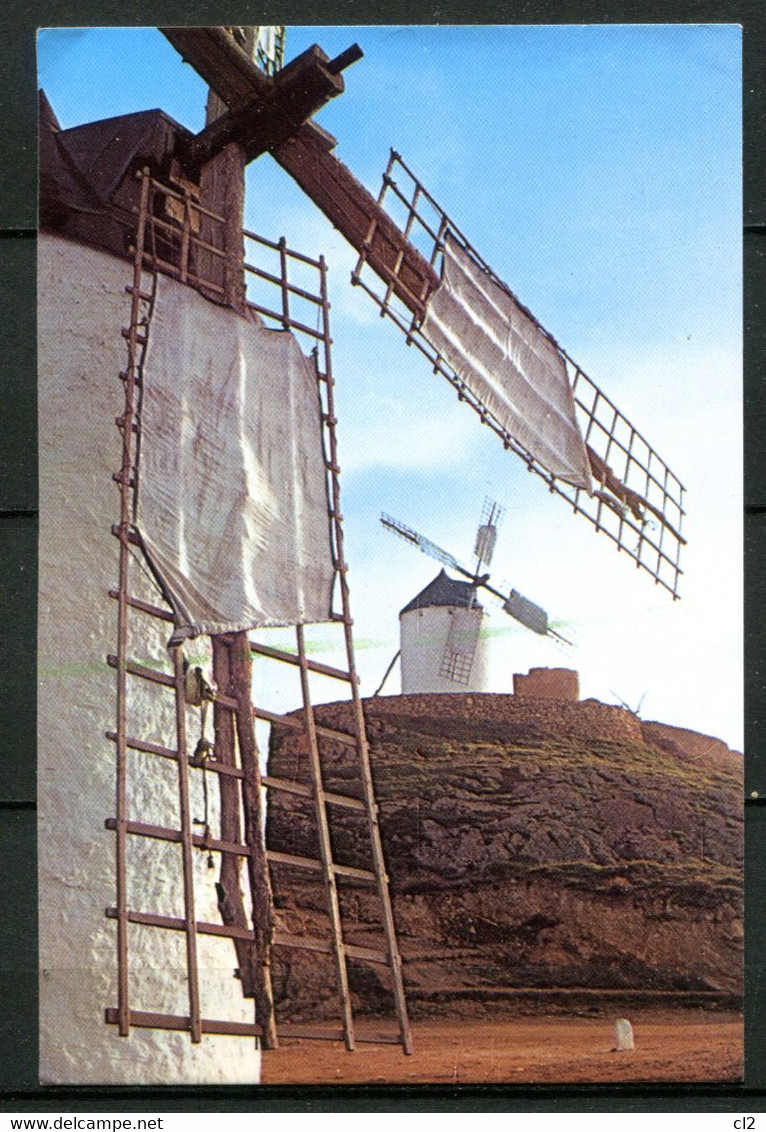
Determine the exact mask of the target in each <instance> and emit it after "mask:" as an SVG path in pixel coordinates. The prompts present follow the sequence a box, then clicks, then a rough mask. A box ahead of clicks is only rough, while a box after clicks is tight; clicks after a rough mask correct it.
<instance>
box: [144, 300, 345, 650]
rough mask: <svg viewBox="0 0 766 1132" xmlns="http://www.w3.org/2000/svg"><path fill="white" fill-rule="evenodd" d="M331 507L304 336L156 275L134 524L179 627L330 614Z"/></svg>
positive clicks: (293, 620) (211, 629)
mask: <svg viewBox="0 0 766 1132" xmlns="http://www.w3.org/2000/svg"><path fill="white" fill-rule="evenodd" d="M328 510H329V508H328V498H327V483H326V471H325V465H324V459H323V451H322V438H321V426H320V405H319V394H318V391H317V383H316V375H315V372H314V369H313V367H312V364H311V362H310V361H309V360H308V359H307V358H306V357H305V356H304V355H303V353H302V352H301V350H300V347H299V345H298V343H297V341H296V339H295V338H294V337H293V335H292V334H290V333H288V332H284V331H274V330H266V329H264V328H263V327H262V326H261V325H259V324H258V323H257V322H256V321H254V320H253V319H248V318H245V317H242V316H240V315H237V314H235V313H233V312H232V311H230V310H227V309H225V308H223V307H218V306H216V305H215V304H213V303H210V302H208V301H207V300H206V299H204V298H202V296H200V295H198V294H197V293H196V292H195V291H192V290H191V289H190V288H181V287H178V286H177V285H175V284H173V283H171V282H166V281H165V280H163V279H160V280H158V295H157V300H156V303H155V307H154V313H153V315H152V319H151V325H150V329H149V345H148V347H147V353H146V358H145V361H144V369H143V396H142V405H141V459H140V471H139V485H138V514H137V526H138V530H139V533H140V535H141V537H142V539H143V543H144V546H145V549H146V553H147V556H148V558H149V561H150V562H151V564H152V566H153V567H154V570H155V572H156V573H157V574H158V575H159V577H160V579H161V580H162V583H163V585H164V587H165V589H166V591H167V594H168V596H169V598H170V599H171V604H172V606H173V609H174V612H175V614H176V632H175V633H174V639H176V640H178V639H180V638H182V637H185V636H194V635H196V634H198V633H211V634H212V633H223V632H228V631H235V630H242V629H249V628H254V627H257V626H259V625H285V624H297V623H302V622H313V621H326V620H327V619H328V618H329V616H330V612H331V603H332V593H331V591H332V583H333V563H332V556H331V547H330V533H329V519H328Z"/></svg>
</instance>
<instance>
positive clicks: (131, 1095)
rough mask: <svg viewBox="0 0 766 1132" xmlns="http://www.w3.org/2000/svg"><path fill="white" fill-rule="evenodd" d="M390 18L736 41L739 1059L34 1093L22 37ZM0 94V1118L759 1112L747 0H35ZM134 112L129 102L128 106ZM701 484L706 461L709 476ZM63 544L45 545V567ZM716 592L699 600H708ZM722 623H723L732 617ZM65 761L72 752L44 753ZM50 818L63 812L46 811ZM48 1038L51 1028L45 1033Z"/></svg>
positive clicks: (31, 134)
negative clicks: (716, 31) (599, 1069)
mask: <svg viewBox="0 0 766 1132" xmlns="http://www.w3.org/2000/svg"><path fill="white" fill-rule="evenodd" d="M278 21H282V22H287V23H288V24H289V23H293V24H301V23H312V24H315V23H318V22H322V23H328V24H329V23H334V24H344V23H348V24H358V23H371V24H395V23H415V22H416V23H424V24H428V23H443V24H448V23H450V24H460V23H487V24H494V23H667V22H684V23H740V24H742V25H743V28H744V81H743V99H744V129H745V176H744V224H745V241H744V248H745V251H744V257H745V419H744V422H743V427H744V435H745V492H744V499H745V595H746V608H745V615H746V651H745V666H746V682H745V686H746V704H745V711H746V717H747V726H746V751H747V763H746V788H745V798H744V805H745V811H746V836H747V877H746V880H747V920H746V924H747V933H746V1002H747V1006H746V1048H747V1070H746V1078H745V1082H744V1084H742V1085H734V1086H733V1085H725V1086H715V1085H701V1086H692V1085H687V1086H677V1087H673V1086H664V1085H663V1086H659V1085H655V1086H652V1085H646V1086H641V1085H635V1086H633V1085H626V1086H611V1085H609V1086H597V1085H594V1086H581V1085H577V1086H569V1087H568V1086H531V1085H521V1086H508V1087H503V1086H470V1085H466V1086H455V1087H453V1088H446V1087H441V1086H422V1087H420V1088H410V1087H401V1088H393V1087H391V1088H383V1087H380V1086H374V1087H373V1086H366V1087H360V1086H353V1087H351V1086H349V1087H346V1088H343V1089H338V1088H334V1089H333V1088H332V1087H327V1088H325V1087H314V1088H302V1089H299V1088H286V1087H276V1086H271V1087H264V1088H261V1089H257V1090H254V1089H253V1088H243V1087H238V1086H231V1087H227V1088H224V1087H213V1086H210V1087H208V1088H190V1087H185V1086H175V1087H173V1086H171V1085H169V1086H168V1087H167V1088H154V1087H152V1088H125V1087H119V1088H111V1087H109V1086H105V1087H90V1086H88V1087H85V1086H79V1087H50V1086H49V1087H45V1088H43V1087H41V1086H40V1085H39V1084H38V1081H37V887H36V845H35V842H36V829H35V824H36V814H35V794H36V772H35V763H36V759H35V684H36V681H35V649H36V597H37V567H36V545H37V510H36V508H37V447H36V373H35V252H36V240H35V226H36V208H37V205H36V149H37V124H36V116H37V96H36V90H37V84H36V73H35V71H36V68H35V32H36V29H37V27H38V26H43V27H59V26H70V27H71V26H106V25H132V24H150V23H151V24H154V23H160V24H171V25H172V24H186V25H201V26H205V25H208V24H247V23H255V22H258V23H269V22H274V23H276V22H278ZM1 26H2V80H1V81H0V312H2V339H1V340H0V429H1V432H0V435H1V436H2V441H1V442H0V569H1V570H2V585H0V896H1V897H2V903H1V904H0V1111H11V1112H13V1111H52V1112H66V1111H70V1112H77V1111H86V1112H88V1111H90V1112H101V1111H103V1112H108V1111H115V1110H117V1111H128V1112H130V1111H136V1112H141V1111H146V1112H158V1111H159V1112H161V1111H163V1109H167V1110H170V1109H172V1110H173V1111H174V1112H182V1111H195V1112H199V1111H205V1110H210V1111H215V1110H221V1109H223V1110H226V1111H245V1112H247V1111H254V1112H257V1111H264V1112H267V1111H285V1110H286V1109H287V1108H288V1106H289V1111H291V1112H309V1111H316V1112H321V1111H324V1112H328V1111H329V1112H333V1111H342V1110H344V1109H348V1110H352V1111H355V1112H359V1111H363V1110H365V1109H367V1110H370V1111H376V1112H385V1111H407V1112H416V1111H427V1112H437V1111H439V1110H442V1111H459V1110H464V1111H499V1112H511V1111H514V1110H519V1111H525V1110H526V1111H537V1112H548V1111H562V1112H566V1111H572V1112H587V1111H628V1112H629V1111H659V1112H673V1111H676V1110H679V1111H680V1110H684V1109H688V1110H690V1111H696V1112H715V1111H721V1112H733V1111H736V1112H745V1113H748V1112H760V1111H766V1104H764V1102H766V995H765V994H764V989H765V988H764V986H763V974H764V956H766V878H765V877H764V872H763V870H762V868H761V865H762V861H763V846H764V837H765V835H766V742H765V741H764V739H763V737H762V735H761V732H762V727H761V721H762V720H763V721H764V723H766V649H764V635H765V634H766V621H765V620H764V613H763V606H764V602H763V599H762V594H761V579H762V578H763V577H764V575H766V444H765V443H764V437H766V396H765V395H764V388H763V382H762V380H761V377H760V371H761V366H762V364H763V358H764V339H765V338H766V330H765V329H764V326H763V321H762V320H761V319H760V318H759V315H760V305H761V300H763V301H766V289H764V285H763V284H764V281H766V258H765V256H764V251H765V249H766V205H764V203H763V184H764V177H763V172H764V167H765V166H766V156H765V152H764V151H765V148H766V147H764V141H765V140H766V107H765V106H764V95H763V88H764V58H765V53H764V42H766V5H764V4H763V0H752V2H739V3H735V2H730V3H727V2H725V0H715V2H713V0H696V2H695V0H688V2H686V3H683V2H678V0H676V2H675V3H672V2H671V3H668V2H665V3H661V2H657V0H653V2H648V0H644V2H643V3H637V2H631V0H619V2H618V0H613V2H612V3H607V2H606V0H593V2H590V3H588V2H583V0H580V2H577V3H575V2H572V0H547V2H542V0H526V2H525V0H519V2H517V3H511V2H508V0H505V2H501V0H473V3H472V4H471V5H470V7H469V8H467V7H466V5H465V3H458V2H457V0H443V2H440V3H438V4H437V3H433V0H432V3H431V4H430V5H426V4H425V3H423V2H422V0H421V2H420V4H419V5H418V6H417V10H415V8H414V5H413V4H412V3H411V0H410V2H405V0H388V2H387V3H386V4H385V5H383V4H382V3H380V2H378V0H375V2H369V0H368V3H367V4H365V6H364V9H362V8H361V7H360V5H359V4H358V2H355V0H330V3H328V4H326V5H324V6H323V9H322V14H321V15H320V14H319V13H318V10H317V6H316V4H315V3H314V4H311V3H307V2H306V0H287V2H286V3H285V4H282V5H280V6H279V7H277V6H276V5H274V4H273V3H272V2H268V3H265V4H263V5H261V6H259V8H258V11H257V13H256V12H255V10H254V9H253V7H252V5H250V4H242V3H240V4H232V3H230V2H226V0H217V2H215V3H213V2H211V0H185V2H181V0H132V2H131V3H130V4H125V3H124V2H123V3H120V2H118V0H99V2H98V3H94V2H92V0H81V2H79V3H77V2H75V0H70V2H64V0H48V2H44V3H43V2H41V3H30V4H27V5H24V7H23V8H22V6H21V4H20V3H19V2H18V0H16V2H15V3H14V4H11V5H8V6H7V7H6V8H5V11H4V14H3V21H2V25H1ZM136 109H140V107H136ZM714 474H715V468H714V466H711V475H714ZM65 553H66V547H65V546H63V547H62V554H65ZM713 600H715V595H713V594H711V601H713ZM732 616H733V617H737V616H739V610H738V609H736V608H735V609H732ZM61 757H62V758H71V757H72V752H65V751H62V752H61ZM61 820H62V821H66V815H65V814H62V815H61ZM62 1041H66V1032H65V1029H64V1028H63V1027H62Z"/></svg>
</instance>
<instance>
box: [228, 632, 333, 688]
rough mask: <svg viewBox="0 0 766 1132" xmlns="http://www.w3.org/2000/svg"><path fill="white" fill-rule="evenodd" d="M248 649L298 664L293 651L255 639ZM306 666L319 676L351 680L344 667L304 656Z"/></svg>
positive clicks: (260, 654) (298, 661)
mask: <svg viewBox="0 0 766 1132" xmlns="http://www.w3.org/2000/svg"><path fill="white" fill-rule="evenodd" d="M250 650H251V652H254V653H257V654H258V656H268V657H271V658H272V659H273V660H282V661H284V662H285V664H294V665H296V666H297V667H299V666H300V660H299V659H298V657H297V656H296V654H295V653H293V652H285V651H284V649H275V648H273V647H272V646H271V645H262V644H258V643H257V642H256V641H251V642H250ZM306 667H307V668H308V670H309V672H317V673H319V674H320V675H321V676H332V677H333V679H335V680H345V681H346V682H348V681H350V680H351V677H350V675H349V674H348V672H347V671H345V669H342V668H333V667H332V666H331V665H329V664H322V663H321V662H320V661H318V660H309V659H308V657H307V658H306Z"/></svg>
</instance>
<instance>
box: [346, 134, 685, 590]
mask: <svg viewBox="0 0 766 1132" xmlns="http://www.w3.org/2000/svg"><path fill="white" fill-rule="evenodd" d="M378 204H379V206H380V210H381V212H382V213H383V215H385V218H386V221H387V223H390V221H391V219H393V218H395V220H396V222H397V224H398V226H399V230H400V233H401V235H402V236H403V237H404V238H405V239H406V248H407V250H406V251H400V253H399V255H398V256H397V259H396V263H395V264H394V266H393V268H392V267H390V266H389V265H388V264H387V263H385V262H383V260H382V257H381V256H377V255H376V256H373V255H372V254H371V252H369V251H368V250H367V248H366V247H363V248H362V251H361V256H360V259H359V262H358V264H357V267H356V269H355V271H354V274H353V276H352V281H353V282H354V283H355V284H357V285H358V286H360V287H362V289H363V290H364V291H366V292H367V294H369V295H370V297H371V298H372V299H373V300H374V301H375V302H376V303H377V304H378V306H379V307H380V308H381V311H382V313H384V314H386V315H388V316H389V317H390V318H391V319H392V320H393V321H394V322H395V323H396V325H397V326H398V327H399V328H400V329H401V330H402V331H403V333H404V334H405V335H406V338H407V342H408V344H413V345H415V346H416V347H417V348H418V349H419V350H420V351H421V353H423V354H424V355H425V357H426V358H427V359H428V361H429V363H430V364H431V365H432V367H433V369H434V371H435V372H436V373H438V374H441V375H442V376H443V377H445V378H446V379H447V381H449V382H450V384H451V385H452V386H453V387H454V388H455V390H456V391H457V395H458V397H459V398H460V400H462V401H465V402H466V403H467V404H469V405H470V406H471V407H472V408H473V409H474V410H475V412H476V413H478V415H479V416H480V418H481V420H482V422H483V423H484V424H486V425H488V426H489V427H490V428H491V429H493V431H494V432H496V433H497V435H498V436H499V437H500V439H501V440H502V442H503V444H504V445H505V447H506V448H507V449H509V450H510V451H513V452H515V453H516V454H517V455H518V456H520V457H521V459H522V460H524V462H525V464H526V465H527V467H528V469H529V470H530V471H532V472H535V473H536V474H537V475H539V476H540V477H541V478H542V479H543V480H545V482H546V483H547V485H548V487H549V489H550V490H551V492H553V493H554V494H557V495H559V496H561V497H562V498H564V499H565V500H566V501H567V502H568V503H569V504H570V506H571V507H572V509H573V510H574V511H575V512H576V513H577V514H581V515H584V516H585V518H587V519H588V520H589V521H590V522H591V523H592V524H593V525H594V527H595V528H596V530H597V531H602V532H603V533H604V534H606V535H607V536H608V537H609V538H610V539H612V541H613V542H615V543H616V545H617V547H618V548H619V549H620V550H622V551H625V552H626V553H627V554H628V555H629V556H630V557H631V558H633V559H634V560H635V562H636V563H637V565H638V566H639V567H640V568H642V569H644V570H646V571H647V572H648V573H649V574H650V575H651V576H652V577H653V578H654V580H655V582H656V583H657V584H659V585H661V586H663V587H664V588H665V589H667V590H668V591H669V592H670V593H671V594H672V595H673V597H674V598H676V597H678V586H679V581H680V578H681V574H682V570H681V566H680V553H681V547H682V546H683V545H685V539H684V537H683V535H682V533H681V527H682V521H683V516H684V513H685V512H684V488H683V485H682V484H681V482H680V480H679V479H678V477H677V476H676V475H674V473H673V472H672V471H671V470H670V468H669V467H668V465H667V464H666V463H665V461H664V460H663V459H662V458H661V457H660V455H659V454H658V453H657V452H656V451H655V449H654V448H652V446H651V445H650V444H649V443H648V442H647V441H646V439H645V438H644V436H643V435H642V434H641V433H640V432H639V431H638V430H637V429H636V428H635V427H634V426H633V424H632V423H631V422H630V421H629V420H628V419H627V417H625V416H624V415H623V414H622V413H621V412H620V411H619V409H618V408H617V406H616V405H615V404H614V402H613V401H611V400H610V398H609V397H607V396H606V394H604V393H603V392H602V390H601V389H600V388H599V387H598V386H597V385H596V384H595V382H593V381H592V380H591V379H590V377H588V375H587V374H586V373H585V372H584V371H583V370H582V368H581V367H580V366H578V365H577V363H576V362H574V361H573V359H572V358H571V357H570V356H569V355H568V354H567V353H566V352H565V351H564V350H563V349H562V348H561V346H560V345H559V344H558V343H557V342H556V340H555V339H554V338H553V336H552V335H551V334H549V332H548V331H547V330H546V329H545V328H544V327H542V326H541V325H540V323H539V322H538V321H537V320H536V319H535V318H534V316H533V315H532V314H531V312H530V311H528V310H527V309H526V308H525V307H524V306H522V304H521V303H520V302H519V300H518V299H517V298H516V296H515V295H514V294H513V292H512V291H511V290H510V289H509V288H508V287H507V285H506V284H505V283H503V281H502V280H501V279H499V278H498V276H497V275H496V274H495V273H494V272H493V271H492V269H491V267H490V266H489V264H488V263H487V262H486V261H485V260H484V259H483V258H482V256H481V255H480V254H479V253H478V252H477V251H476V249H475V248H473V247H472V246H471V244H470V243H469V242H468V240H467V239H466V237H465V236H464V235H463V233H462V232H461V231H460V229H459V228H458V226H457V225H456V224H455V223H454V221H453V220H452V219H451V218H450V217H449V216H448V215H447V214H446V213H445V212H444V210H443V209H442V208H441V207H440V206H439V205H438V204H437V202H436V201H435V200H434V198H433V197H432V196H431V194H430V193H429V192H428V190H427V189H426V188H425V186H424V185H423V184H422V182H421V181H419V180H418V178H417V177H416V176H415V175H414V173H412V171H411V170H410V169H409V168H408V166H407V165H405V163H404V162H403V161H402V159H401V157H400V156H399V155H398V154H397V153H394V152H392V154H391V159H390V161H389V164H388V168H387V169H386V172H385V174H384V177H383V188H382V190H381V193H380V196H379V198H378ZM386 209H388V211H385V210H386ZM373 227H374V226H373ZM378 227H382V225H378ZM386 231H388V228H386ZM370 247H371V248H372V245H370ZM458 260H459V261H460V264H461V265H463V266H464V267H465V272H467V273H469V274H470V276H471V278H472V279H474V280H475V281H476V290H477V291H478V292H481V293H483V295H484V298H483V299H481V300H480V302H481V303H482V304H484V305H486V306H487V307H490V308H493V310H492V312H491V321H492V329H491V330H490V331H484V330H483V331H482V335H483V336H484V337H485V338H486V339H487V340H488V341H489V343H490V345H489V347H487V349H488V351H489V353H490V354H492V355H494V359H495V360H496V359H497V357H498V356H499V355H500V354H504V355H505V356H506V357H507V361H505V362H504V363H503V365H505V366H506V367H507V372H508V373H510V377H511V382H510V385H509V386H505V383H503V388H502V389H500V390H498V389H497V388H493V387H492V385H493V381H495V380H496V373H495V368H494V361H493V362H492V365H491V366H486V365H483V363H481V358H480V359H479V360H480V363H481V364H479V365H475V364H473V363H472V362H471V361H470V358H469V360H466V357H465V356H463V354H461V351H464V350H465V340H466V339H467V338H468V337H469V336H470V335H471V331H470V328H468V329H464V330H462V331H461V332H460V333H456V332H454V330H453V332H451V333H450V331H449V328H447V327H446V326H442V325H441V324H442V323H444V322H445V318H444V315H443V313H441V310H440V308H441V307H442V299H440V297H439V296H440V291H441V292H443V291H444V280H447V281H449V280H450V278H451V276H452V274H453V266H454V264H456V263H457V261H458ZM453 261H454V264H453ZM413 264H415V265H416V266H418V265H423V266H421V267H419V270H420V272H421V278H422V285H421V287H420V290H419V293H418V294H417V295H416V294H415V293H414V291H413V285H411V276H412V273H413V272H414V268H413V266H412V265H413ZM397 265H398V268H397ZM440 269H441V273H442V283H441V284H440V282H439V279H440V274H439V272H440ZM406 272H409V274H406ZM429 272H430V274H429ZM381 279H382V281H383V286H381ZM448 286H451V284H449V283H448ZM467 309H468V308H467V306H466V310H467ZM434 311H435V312H436V313H435V314H434ZM499 312H502V313H499ZM456 317H459V318H462V316H459V313H458V314H457V315H456ZM471 317H475V318H477V319H478V320H479V321H486V319H485V315H484V314H482V313H481V312H480V311H477V309H476V306H475V304H474V306H473V315H471V316H468V315H466V318H471ZM514 320H516V326H517V331H516V333H515V334H514V333H513V326H509V324H512V323H513V322H514ZM503 327H505V328H506V331H507V333H506V339H505V342H504V343H503V341H502V339H503ZM493 339H494V341H493ZM461 342H462V344H461ZM501 346H502V347H503V348H502V349H501ZM467 353H468V354H469V355H472V356H473V355H474V354H475V351H472V350H471V349H468V350H467ZM546 365H547V367H548V369H549V371H550V372H545V371H546ZM482 370H483V371H484V372H482ZM488 370H489V371H491V372H489V373H488V372H487V371H488ZM514 370H515V371H516V372H515V373H514V372H513V371H514ZM540 371H543V374H544V377H545V379H546V380H552V379H551V375H552V374H553V375H558V379H560V378H561V375H562V373H563V372H565V374H566V384H567V386H568V391H567V390H566V389H565V390H563V393H562V391H561V390H560V391H559V393H558V394H557V396H558V398H559V400H558V401H557V402H556V405H557V412H554V409H553V407H552V406H551V407H550V409H543V410H542V412H540V411H539V407H540V406H539V405H538V408H537V409H536V408H535V407H534V399H533V398H532V397H531V396H530V395H529V389H528V388H526V387H527V386H531V385H532V384H534V385H535V390H536V392H537V393H539V392H540V390H539V388H538V383H539V381H540ZM477 374H478V377H477ZM490 378H491V379H492V380H490ZM519 378H521V380H519ZM525 378H527V379H528V381H525V380H524V379H525ZM514 382H515V383H517V384H518V385H519V386H520V388H521V389H522V390H525V391H526V394H527V395H528V401H527V404H526V406H525V405H524V403H523V401H522V400H519V401H518V402H517V403H514V396H517V394H515V393H511V392H510V391H509V390H510V388H511V387H512V386H513V384H514ZM568 403H573V405H574V425H572V422H571V419H569V424H568V425H567V426H566V427H565V426H564V419H565V418H566V413H563V410H564V408H565V407H566V404H568ZM543 404H544V401H543ZM546 413H549V414H550V415H549V416H548V417H547V419H546V416H545V414H546ZM514 414H515V415H516V416H517V417H518V419H519V420H520V421H521V423H522V424H524V426H525V427H524V428H522V427H521V424H519V423H517V422H516V421H514V419H513V418H514ZM529 418H536V422H537V424H536V425H535V420H532V421H531V425H532V427H531V431H530V429H529V428H528V427H527V426H529V425H530V420H529ZM554 421H555V422H556V424H555V429H554V432H555V430H556V429H558V430H560V432H559V435H560V436H561V437H564V438H565V439H564V440H559V442H558V443H554V444H553V445H552V447H553V448H554V449H556V451H554V452H551V451H550V448H551V443H550V440H549V439H548V438H546V436H545V429H546V428H549V429H550V426H551V424H552V423H553V422H554ZM525 429H526V431H525ZM567 430H569V431H567ZM578 431H579V434H580V436H581V441H582V447H580V443H579V441H578V439H577V433H578ZM535 434H537V435H535ZM546 445H547V447H548V449H549V450H548V451H547V452H546V451H545V448H546ZM583 447H584V451H585V458H586V463H585V464H583V462H582V448H583ZM559 448H561V449H562V450H563V451H565V452H567V453H569V457H568V459H569V461H570V464H571V466H569V467H566V466H565V465H566V460H564V462H562V458H561V455H560V453H558V449H559ZM578 452H579V455H578ZM586 484H589V486H590V490H588V487H586Z"/></svg>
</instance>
